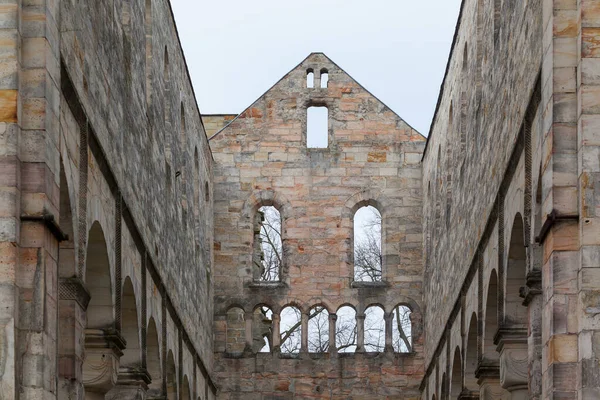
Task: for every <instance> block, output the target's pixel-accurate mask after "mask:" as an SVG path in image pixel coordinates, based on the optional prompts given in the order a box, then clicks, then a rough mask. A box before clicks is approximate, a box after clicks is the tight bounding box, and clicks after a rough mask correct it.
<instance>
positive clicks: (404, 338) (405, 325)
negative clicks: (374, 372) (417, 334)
mask: <svg viewBox="0 0 600 400" xmlns="http://www.w3.org/2000/svg"><path fill="white" fill-rule="evenodd" d="M410 313H411V311H410V308H408V307H407V306H402V305H401V306H397V307H395V308H394V310H393V315H392V346H393V347H394V351H395V352H397V353H410V352H412V325H411V321H410Z"/></svg>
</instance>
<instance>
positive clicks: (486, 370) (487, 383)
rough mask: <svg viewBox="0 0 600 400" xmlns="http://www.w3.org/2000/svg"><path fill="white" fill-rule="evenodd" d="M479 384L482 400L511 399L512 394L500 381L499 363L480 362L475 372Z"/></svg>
mask: <svg viewBox="0 0 600 400" xmlns="http://www.w3.org/2000/svg"><path fill="white" fill-rule="evenodd" d="M475 376H476V377H477V383H478V384H479V398H480V399H481V400H499V399H500V400H509V399H510V397H509V396H510V394H509V393H508V392H507V391H506V390H505V389H504V388H503V387H502V385H501V383H500V367H499V366H498V365H485V364H480V365H479V367H477V371H476V372H475Z"/></svg>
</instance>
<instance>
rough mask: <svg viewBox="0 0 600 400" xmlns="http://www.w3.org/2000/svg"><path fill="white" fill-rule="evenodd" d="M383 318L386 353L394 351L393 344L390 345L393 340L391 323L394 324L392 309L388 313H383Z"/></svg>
mask: <svg viewBox="0 0 600 400" xmlns="http://www.w3.org/2000/svg"><path fill="white" fill-rule="evenodd" d="M383 319H384V320H385V350H384V351H385V352H386V353H393V352H394V346H393V345H392V342H393V336H392V334H393V332H394V331H393V328H394V327H393V325H394V311H393V310H392V312H391V313H389V314H385V316H384V317H383Z"/></svg>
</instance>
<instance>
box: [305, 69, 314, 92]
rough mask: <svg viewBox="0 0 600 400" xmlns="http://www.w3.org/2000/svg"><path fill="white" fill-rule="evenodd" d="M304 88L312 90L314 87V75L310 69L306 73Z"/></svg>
mask: <svg viewBox="0 0 600 400" xmlns="http://www.w3.org/2000/svg"><path fill="white" fill-rule="evenodd" d="M306 87H307V88H314V87H315V73H314V72H313V70H312V69H309V70H307V71H306Z"/></svg>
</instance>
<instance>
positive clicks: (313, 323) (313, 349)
mask: <svg viewBox="0 0 600 400" xmlns="http://www.w3.org/2000/svg"><path fill="white" fill-rule="evenodd" d="M308 351H309V353H327V351H329V312H327V309H326V308H325V307H322V306H316V307H313V308H312V309H311V310H310V312H309V314H308Z"/></svg>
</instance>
